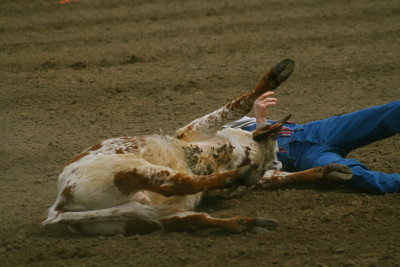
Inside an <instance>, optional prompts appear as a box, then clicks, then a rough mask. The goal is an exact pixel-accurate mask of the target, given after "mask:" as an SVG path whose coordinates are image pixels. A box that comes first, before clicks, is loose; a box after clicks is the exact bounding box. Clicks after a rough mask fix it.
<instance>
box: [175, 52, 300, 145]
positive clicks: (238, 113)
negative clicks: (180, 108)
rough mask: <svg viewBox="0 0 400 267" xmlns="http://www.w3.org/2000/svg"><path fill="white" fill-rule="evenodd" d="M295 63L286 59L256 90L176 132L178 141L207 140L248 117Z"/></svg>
mask: <svg viewBox="0 0 400 267" xmlns="http://www.w3.org/2000/svg"><path fill="white" fill-rule="evenodd" d="M294 66H295V64H294V61H293V60H292V59H285V60H283V61H281V62H280V63H278V64H277V65H275V66H274V67H273V68H272V69H271V70H270V71H269V72H268V73H267V74H265V75H264V76H263V77H262V79H261V81H260V82H259V83H258V85H257V86H256V88H254V89H253V90H251V91H249V92H247V93H245V94H243V95H241V96H239V97H237V98H235V99H233V100H232V101H230V102H228V103H227V104H226V105H225V106H223V107H222V108H220V109H218V110H216V111H214V112H212V113H210V114H207V115H205V116H203V117H201V118H199V119H196V120H194V121H192V122H191V123H189V124H188V125H186V126H185V127H182V128H181V129H179V130H177V131H176V132H175V136H176V137H177V138H178V139H182V140H186V141H193V140H200V139H206V138H208V137H210V136H211V135H213V134H214V133H215V132H216V131H217V130H218V129H220V128H221V127H222V126H224V125H225V124H227V123H228V122H231V121H234V120H237V119H240V118H241V117H243V116H245V115H247V114H248V113H249V112H250V110H251V109H252V107H253V103H254V101H255V100H256V99H257V98H258V97H259V96H260V95H262V94H263V93H265V92H266V91H271V90H274V89H276V88H277V87H278V86H279V85H280V84H281V83H282V82H284V81H285V80H286V79H287V78H288V77H289V76H290V74H291V73H292V72H293V70H294Z"/></svg>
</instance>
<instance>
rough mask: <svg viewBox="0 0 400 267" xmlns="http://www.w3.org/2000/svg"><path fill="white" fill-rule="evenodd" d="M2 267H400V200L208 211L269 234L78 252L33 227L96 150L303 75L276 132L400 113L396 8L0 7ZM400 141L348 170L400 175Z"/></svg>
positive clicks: (142, 242)
mask: <svg viewBox="0 0 400 267" xmlns="http://www.w3.org/2000/svg"><path fill="white" fill-rule="evenodd" d="M0 14H1V18H0V21H1V24H0V52H1V54H0V55H1V60H0V68H1V72H0V75H1V76H0V81H1V91H0V118H1V121H0V123H1V127H0V133H1V135H0V138H1V143H0V149H1V150H0V166H1V171H0V218H1V228H0V262H1V265H2V266H14V265H28V264H32V265H36V266H41V265H46V266H60V265H64V266H67V265H82V266H86V265H91V266H107V265H111V264H118V265H153V266H167V265H198V266H200V265H221V266H222V265H228V264H229V265H240V266H246V265H273V264H276V265H287V266H288V265H311V266H328V265H336V266H337V265H346V266H351V265H355V266H358V265H376V266H378V265H380V266H394V265H397V266H398V263H399V262H400V249H399V247H400V214H399V210H400V196H399V195H398V194H389V195H382V196H374V195H367V194H364V193H360V192H355V191H352V190H350V189H347V188H337V189H327V188H314V187H297V188H283V189H279V190H275V191H257V192H251V193H249V194H247V195H245V196H243V197H240V198H235V199H230V200H224V201H219V200H218V201H216V200H215V199H211V200H208V201H206V202H205V203H204V204H203V206H202V207H200V210H205V211H207V212H210V213H211V214H213V215H215V216H231V215H239V214H241V215H259V216H268V217H272V218H275V219H277V220H278V221H279V223H280V227H279V229H278V230H277V231H275V232H270V233H268V234H265V235H255V234H240V235H239V234H237V235H230V234H226V233H222V232H218V231H217V232H215V231H202V232H198V233H172V234H160V233H154V234H150V235H145V236H132V237H122V236H116V237H83V236H79V235H73V234H70V233H69V232H68V231H67V230H66V229H65V228H64V227H50V228H46V229H43V228H41V227H39V224H38V223H39V220H40V219H41V218H42V217H43V216H44V215H45V210H46V209H47V208H48V207H49V206H50V205H51V204H52V203H53V201H54V199H55V196H56V177H57V175H58V173H59V172H60V171H61V169H62V167H63V165H64V163H65V162H67V160H68V159H70V158H71V157H72V156H73V155H75V154H76V153H78V152H80V151H82V150H83V149H84V148H86V147H88V146H91V145H92V144H94V143H96V142H97V141H99V140H102V139H105V138H109V137H115V136H121V135H122V136H123V135H142V134H149V133H159V132H160V131H162V132H164V133H171V132H172V131H173V130H174V129H177V128H178V127H181V126H183V125H184V124H185V123H187V122H189V121H191V120H192V119H195V118H197V117H199V116H201V115H204V114H206V113H207V112H210V111H213V110H215V109H216V108H218V107H220V106H221V105H222V104H224V103H225V102H226V101H227V100H229V99H231V98H232V97H234V96H237V95H238V94H240V93H241V92H244V91H246V90H248V89H251V88H252V87H253V86H254V85H255V84H256V83H257V82H258V79H259V78H260V77H261V76H262V74H263V73H264V72H265V71H266V70H267V69H268V68H269V67H270V66H272V65H273V64H275V63H276V62H278V61H280V60H281V59H283V58H285V57H292V58H294V59H295V60H296V62H297V69H296V71H295V73H294V75H293V76H292V77H291V78H290V79H289V81H288V82H287V83H286V84H285V85H284V86H283V87H281V88H280V89H279V91H278V97H279V101H280V103H279V105H278V106H277V107H276V108H275V109H274V110H273V112H272V114H271V118H279V117H280V116H283V115H285V114H287V113H292V114H293V120H295V121H298V122H307V121H310V120H316V119H322V118H325V117H328V116H332V115H338V114H344V113H347V112H351V111H355V110H358V109H361V108H366V107H369V106H373V105H379V104H384V103H387V102H389V101H392V100H398V99H399V98H400V90H399V84H400V75H399V69H400V45H399V44H400V43H399V41H400V3H399V1H397V0H393V1H376V0H368V1H367V0H364V1H352V0H346V1H341V0H332V1H323V0H310V1H294V0H292V1H281V0H270V1H259V0H250V1H243V0H242V1H240V0H232V1H195V0H187V1H167V0H165V1H162V0H154V1H151V0H150V1H139V0H138V1H133V0H125V1H123V0H118V1H117V0H107V1H95V0H80V1H79V2H73V3H71V4H65V5H59V4H57V2H56V1H52V0H41V1H22V0H21V1H11V0H3V1H1V2H0ZM399 141H400V138H399V135H397V136H395V137H393V138H390V139H387V140H384V141H381V142H378V143H375V144H372V145H370V146H368V147H365V148H362V149H360V150H357V151H355V152H354V153H353V154H352V155H351V156H354V157H356V158H359V159H360V160H361V161H363V162H364V163H366V164H367V165H368V166H370V167H371V168H373V169H375V170H379V171H383V172H388V173H391V172H399V164H400V159H399V156H398V155H399V154H398V153H399V152H398V151H399V150H400V142H399Z"/></svg>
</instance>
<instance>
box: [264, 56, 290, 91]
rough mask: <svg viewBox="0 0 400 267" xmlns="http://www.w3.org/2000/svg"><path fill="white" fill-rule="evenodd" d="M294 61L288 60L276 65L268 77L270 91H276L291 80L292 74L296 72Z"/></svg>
mask: <svg viewBox="0 0 400 267" xmlns="http://www.w3.org/2000/svg"><path fill="white" fill-rule="evenodd" d="M294 66H295V63H294V60H293V59H290V58H287V59H284V60H282V61H281V62H279V63H278V64H277V65H275V66H274V67H273V68H272V69H271V72H270V75H269V77H268V85H269V87H270V89H275V88H276V87H277V86H279V85H280V84H281V83H282V82H283V81H285V80H286V79H287V78H289V76H290V74H292V72H293V71H294Z"/></svg>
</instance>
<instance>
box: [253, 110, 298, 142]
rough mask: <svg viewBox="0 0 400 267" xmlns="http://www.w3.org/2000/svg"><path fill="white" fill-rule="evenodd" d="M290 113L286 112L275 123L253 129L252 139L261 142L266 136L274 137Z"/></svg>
mask: <svg viewBox="0 0 400 267" xmlns="http://www.w3.org/2000/svg"><path fill="white" fill-rule="evenodd" d="M291 116H292V115H291V114H288V115H286V116H285V117H284V118H283V119H281V120H279V121H277V122H276V123H275V124H269V125H265V126H264V127H262V128H260V129H257V130H255V131H253V140H254V141H256V142H261V141H263V140H266V139H267V138H274V139H275V140H276V138H277V137H278V133H279V132H280V130H281V129H282V127H283V125H284V124H285V123H286V122H287V121H288V120H289V119H290V117H291Z"/></svg>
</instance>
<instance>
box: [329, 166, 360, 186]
mask: <svg viewBox="0 0 400 267" xmlns="http://www.w3.org/2000/svg"><path fill="white" fill-rule="evenodd" d="M327 167H328V174H327V175H326V178H327V179H328V180H330V181H338V182H339V181H346V180H349V179H351V177H353V172H352V171H351V169H350V168H349V167H347V166H346V165H342V164H329V165H328V166H327Z"/></svg>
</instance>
